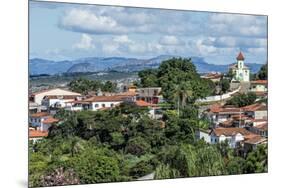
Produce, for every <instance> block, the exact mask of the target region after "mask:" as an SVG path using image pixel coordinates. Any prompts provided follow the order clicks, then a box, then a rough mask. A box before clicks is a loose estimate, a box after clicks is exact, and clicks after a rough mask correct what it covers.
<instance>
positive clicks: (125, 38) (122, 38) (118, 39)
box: [113, 35, 133, 43]
mask: <svg viewBox="0 0 281 188" xmlns="http://www.w3.org/2000/svg"><path fill="white" fill-rule="evenodd" d="M113 41H114V42H117V43H131V42H133V41H132V40H130V39H129V37H128V36H127V35H120V36H116V37H114V38H113Z"/></svg>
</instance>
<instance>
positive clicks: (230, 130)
mask: <svg viewBox="0 0 281 188" xmlns="http://www.w3.org/2000/svg"><path fill="white" fill-rule="evenodd" d="M212 132H214V134H215V135H216V136H221V135H225V136H232V135H235V134H237V133H240V134H242V135H244V136H245V135H249V134H252V133H251V132H249V131H247V130H246V129H244V128H237V127H231V128H216V129H213V131H212Z"/></svg>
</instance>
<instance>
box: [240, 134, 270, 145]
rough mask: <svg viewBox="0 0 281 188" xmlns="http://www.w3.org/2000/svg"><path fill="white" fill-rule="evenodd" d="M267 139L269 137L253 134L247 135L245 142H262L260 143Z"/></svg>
mask: <svg viewBox="0 0 281 188" xmlns="http://www.w3.org/2000/svg"><path fill="white" fill-rule="evenodd" d="M266 141H267V139H265V138H263V137H262V136H260V135H256V134H251V135H250V136H248V137H245V141H244V142H245V143H247V144H260V143H263V142H266Z"/></svg>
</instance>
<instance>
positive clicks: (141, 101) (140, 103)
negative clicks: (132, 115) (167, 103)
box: [135, 100, 156, 107]
mask: <svg viewBox="0 0 281 188" xmlns="http://www.w3.org/2000/svg"><path fill="white" fill-rule="evenodd" d="M135 104H136V105H137V106H140V107H150V106H151V107H152V106H156V105H155V104H151V103H148V102H146V101H143V100H137V101H136V102H135Z"/></svg>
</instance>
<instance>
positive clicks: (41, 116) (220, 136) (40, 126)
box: [29, 52, 268, 151]
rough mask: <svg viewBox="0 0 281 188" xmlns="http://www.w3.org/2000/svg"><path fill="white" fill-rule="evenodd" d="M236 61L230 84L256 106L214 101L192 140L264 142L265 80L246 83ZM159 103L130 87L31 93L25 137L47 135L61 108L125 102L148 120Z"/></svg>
mask: <svg viewBox="0 0 281 188" xmlns="http://www.w3.org/2000/svg"><path fill="white" fill-rule="evenodd" d="M236 59H237V62H236V64H234V65H232V66H231V67H230V70H231V71H232V72H233V74H234V77H233V80H232V82H234V84H236V83H237V82H238V84H240V85H242V84H245V83H246V86H247V87H246V88H244V91H243V92H254V93H256V95H257V96H258V99H257V101H256V103H254V104H252V105H249V106H244V107H241V108H237V107H234V106H227V105H223V104H222V103H220V102H217V101H216V102H214V103H213V104H212V105H209V106H207V108H205V109H204V110H203V111H201V112H200V114H199V115H200V116H205V117H207V119H208V120H209V123H210V127H209V129H207V130H203V129H198V130H197V131H196V137H197V139H203V140H205V142H207V143H210V144H216V143H220V142H224V141H227V142H228V144H229V146H230V147H231V148H243V150H244V151H247V150H250V149H255V148H256V147H257V145H259V144H266V143H267V137H268V123H267V104H265V103H263V102H261V100H260V99H263V98H266V97H267V80H255V81H250V78H249V75H250V70H249V68H248V67H247V66H245V65H244V59H245V58H244V56H243V54H242V53H241V52H240V53H239V54H238V56H237V58H236ZM223 76H224V75H223V74H221V73H208V74H207V75H204V76H202V78H205V79H210V80H212V81H214V82H218V81H219V80H220V79H222V78H223ZM239 88H240V87H239ZM163 101H164V100H163V97H162V95H161V88H160V87H150V88H137V87H136V86H133V85H129V86H127V87H126V89H125V90H124V91H122V92H118V93H101V92H97V93H91V94H89V95H87V96H84V95H82V94H80V93H76V92H72V91H69V90H66V89H62V88H54V89H48V90H43V91H40V92H35V93H32V94H31V95H30V96H29V114H30V115H29V128H30V134H29V137H30V140H35V141H36V140H38V139H41V138H43V137H45V136H47V135H48V129H49V128H50V126H51V125H52V124H54V123H58V124H59V123H60V120H59V119H56V118H54V115H55V114H56V112H57V111H58V110H59V109H62V108H63V109H65V110H70V111H82V110H91V111H98V110H107V109H112V108H114V107H116V106H118V105H120V104H121V103H123V102H129V103H134V104H135V105H137V106H139V107H147V108H148V109H149V115H150V117H151V118H154V119H161V118H162V109H161V108H160V107H159V105H157V104H158V103H161V102H163Z"/></svg>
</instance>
